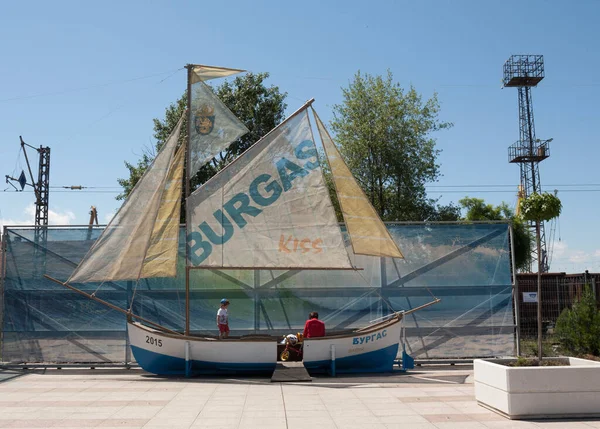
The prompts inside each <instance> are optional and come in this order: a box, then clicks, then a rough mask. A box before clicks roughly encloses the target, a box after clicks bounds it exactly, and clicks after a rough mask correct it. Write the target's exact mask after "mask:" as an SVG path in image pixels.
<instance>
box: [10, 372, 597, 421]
mask: <svg viewBox="0 0 600 429" xmlns="http://www.w3.org/2000/svg"><path fill="white" fill-rule="evenodd" d="M15 373H16V375H17V376H12V377H10V378H8V377H7V378H6V379H5V380H4V381H3V382H0V428H16V427H21V428H22V427H31V428H49V427H52V428H86V427H101V428H111V427H115V428H116V427H120V428H124V427H126V428H144V429H152V428H155V429H158V428H169V429H179V428H181V429H190V428H232V429H239V428H244V429H247V428H249V429H252V428H261V429H269V428H273V429H275V428H282V429H283V428H285V429H303V428H311V427H316V428H324V429H327V428H335V429H352V428H360V429H368V428H370V427H374V428H375V427H376V428H378V429H380V428H384V429H385V428H389V429H393V428H400V427H401V428H402V429H452V428H457V429H458V428H460V429H484V428H487V429H494V428H497V429H507V428H561V429H563V428H565V429H583V428H588V429H589V428H600V419H588V420H566V421H565V420H561V421H528V422H521V421H511V420H507V419H505V418H504V417H502V416H500V415H498V414H495V413H493V412H492V411H489V410H487V409H485V408H482V407H480V406H479V405H478V404H477V403H476V401H475V398H474V390H473V384H472V382H471V381H470V380H471V379H472V378H471V377H470V375H471V373H472V369H471V367H469V366H460V367H458V366H457V367H453V368H451V369H450V368H448V367H436V368H418V369H417V370H415V371H412V372H411V373H409V374H402V373H392V374H389V375H378V376H375V377H371V376H352V377H338V378H332V377H314V378H313V382H312V383H309V384H305V383H298V384H290V383H272V382H271V379H270V378H268V377H248V378H239V377H231V378H226V377H203V378H193V379H184V378H161V377H156V376H153V375H150V374H147V373H145V372H143V371H142V370H139V369H130V370H120V369H102V370H94V371H91V370H82V369H74V368H65V369H62V370H39V371H38V370H35V371H32V370H30V371H27V372H19V371H16V372H13V374H15Z"/></svg>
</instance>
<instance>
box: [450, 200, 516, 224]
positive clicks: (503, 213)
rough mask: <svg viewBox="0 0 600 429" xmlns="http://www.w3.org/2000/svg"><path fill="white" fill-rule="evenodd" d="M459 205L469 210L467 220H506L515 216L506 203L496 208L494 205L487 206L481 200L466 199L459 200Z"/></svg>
mask: <svg viewBox="0 0 600 429" xmlns="http://www.w3.org/2000/svg"><path fill="white" fill-rule="evenodd" d="M458 204H460V206H461V207H462V208H463V209H465V210H467V213H466V215H465V217H464V219H465V220H470V221H477V220H505V219H511V218H512V217H513V216H514V213H513V211H512V210H511V209H510V208H509V207H508V204H506V203H504V202H503V203H502V204H500V205H499V206H495V207H494V206H493V205H492V204H486V203H485V202H484V200H483V199H481V198H471V197H465V198H463V199H461V200H458Z"/></svg>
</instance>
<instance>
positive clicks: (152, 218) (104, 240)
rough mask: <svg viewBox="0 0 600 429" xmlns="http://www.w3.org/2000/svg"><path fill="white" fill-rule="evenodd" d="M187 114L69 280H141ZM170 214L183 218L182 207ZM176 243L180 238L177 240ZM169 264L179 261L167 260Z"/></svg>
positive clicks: (81, 281)
mask: <svg viewBox="0 0 600 429" xmlns="http://www.w3.org/2000/svg"><path fill="white" fill-rule="evenodd" d="M182 123H183V118H181V119H180V120H179V122H178V123H177V126H176V127H175V130H174V131H173V133H172V134H171V136H169V138H168V140H167V142H166V143H165V145H164V146H163V148H162V149H161V151H160V152H159V153H158V155H157V156H156V158H155V159H154V162H153V163H152V165H151V166H150V168H148V170H147V171H146V173H145V174H144V175H143V176H142V178H141V179H140V180H139V181H138V183H137V184H136V186H135V187H134V189H133V190H132V191H131V194H130V195H129V197H128V198H127V200H126V201H125V203H123V205H122V206H121V208H120V209H119V211H118V213H117V214H116V215H115V217H114V218H113V219H112V220H111V222H110V223H109V224H108V226H107V227H106V229H105V230H104V231H103V233H102V235H101V236H100V237H98V239H97V240H96V242H95V243H94V245H93V246H92V248H91V249H90V251H89V252H88V253H87V255H86V256H85V257H84V259H83V260H82V261H81V263H80V264H79V265H78V266H77V268H76V269H75V271H73V273H72V274H71V277H70V278H69V280H68V281H67V282H68V283H87V282H104V281H113V280H137V279H139V277H140V274H141V272H142V269H143V264H144V260H145V258H146V254H147V251H148V247H149V245H150V240H151V237H152V233H153V231H154V228H155V223H156V219H157V216H158V212H159V209H160V207H161V202H162V201H163V198H162V197H163V193H164V192H165V188H168V187H169V186H167V185H168V184H167V177H168V172H169V170H170V168H171V164H172V160H173V156H174V153H175V148H176V147H177V141H178V140H179V134H180V131H181V126H182ZM170 216H173V217H176V218H177V220H179V207H177V210H175V211H172V212H171V214H170ZM159 241H160V240H159ZM173 243H174V244H175V246H176V245H177V242H176V241H173ZM164 263H165V264H168V263H171V264H175V263H176V259H174V260H173V261H165V262H164Z"/></svg>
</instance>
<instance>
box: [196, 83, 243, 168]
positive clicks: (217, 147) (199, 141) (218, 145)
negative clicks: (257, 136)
mask: <svg viewBox="0 0 600 429" xmlns="http://www.w3.org/2000/svg"><path fill="white" fill-rule="evenodd" d="M191 90H192V93H191V94H192V97H191V112H190V116H191V118H190V119H191V120H190V121H189V136H190V176H189V177H193V176H194V175H195V174H196V173H197V172H198V170H199V169H200V168H201V167H202V166H203V165H204V164H206V163H207V162H208V161H210V160H211V159H212V158H213V157H215V156H216V155H218V154H219V153H220V152H222V151H224V150H225V149H227V148H228V147H229V145H230V144H231V143H233V142H234V141H236V140H237V139H238V138H240V137H241V136H243V135H244V134H246V133H247V132H248V129H247V128H246V126H245V125H244V124H243V123H242V122H241V121H240V120H239V119H238V118H236V117H235V115H234V114H233V113H232V112H231V110H229V109H228V108H227V106H225V104H223V102H222V101H221V100H219V98H218V97H217V96H216V95H215V94H214V93H213V91H212V89H211V88H210V87H209V86H208V85H207V84H205V83H204V82H202V81H201V80H200V81H198V82H196V83H193V84H192V85H191Z"/></svg>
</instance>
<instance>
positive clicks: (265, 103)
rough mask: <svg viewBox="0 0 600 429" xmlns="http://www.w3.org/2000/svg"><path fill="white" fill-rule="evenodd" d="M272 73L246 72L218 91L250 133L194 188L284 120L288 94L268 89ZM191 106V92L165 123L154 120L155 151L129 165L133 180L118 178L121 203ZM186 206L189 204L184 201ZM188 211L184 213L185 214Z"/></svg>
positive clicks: (169, 110) (214, 162) (207, 167)
mask: <svg viewBox="0 0 600 429" xmlns="http://www.w3.org/2000/svg"><path fill="white" fill-rule="evenodd" d="M268 77H269V74H268V73H256V74H254V73H246V74H245V75H243V76H238V77H236V78H235V79H234V80H233V81H232V82H229V81H226V82H225V83H223V84H221V85H220V86H218V87H217V88H216V89H214V91H215V94H216V95H217V96H218V97H219V98H220V99H221V101H223V103H224V104H225V105H226V106H227V107H228V108H229V109H230V110H231V111H232V112H233V114H234V115H235V116H237V117H238V119H240V120H241V121H242V122H243V123H244V124H245V125H246V127H247V128H248V129H249V130H250V132H249V133H247V134H246V135H244V136H242V137H240V138H239V139H238V140H236V141H235V142H233V143H232V144H231V145H230V146H229V148H227V150H225V151H224V152H222V153H220V154H219V155H217V156H216V157H215V158H213V159H212V160H211V162H209V163H208V164H206V165H205V166H204V167H202V168H201V169H200V170H199V171H198V173H197V174H196V175H195V176H194V177H193V178H192V179H191V185H192V189H194V188H195V187H197V186H199V185H200V184H202V183H205V182H206V181H207V180H208V179H210V178H211V177H212V176H214V175H215V173H216V172H217V171H219V170H221V169H222V168H223V167H225V166H226V165H227V164H229V163H230V162H231V161H232V160H234V159H235V158H236V157H237V156H239V155H240V154H241V153H242V152H244V151H245V150H246V149H248V147H250V146H251V145H252V144H253V143H255V142H256V141H258V140H259V139H260V138H261V137H262V136H264V135H265V134H267V133H268V132H269V131H271V130H272V129H273V128H275V127H276V126H277V125H279V123H281V121H282V120H283V118H284V112H285V109H286V107H287V105H286V104H285V98H286V96H287V93H281V92H280V91H279V88H278V87H276V86H270V87H267V86H265V83H264V81H265V80H266V79H267V78H268ZM186 107H187V92H186V93H184V94H183V95H182V96H181V98H179V99H178V100H177V101H176V102H175V103H173V104H171V105H170V106H169V107H167V109H166V111H165V118H164V119H163V120H160V119H154V138H155V139H156V145H155V148H154V149H153V150H146V151H144V153H143V155H142V158H141V159H140V160H139V161H138V164H137V165H133V164H130V163H128V162H125V166H126V167H127V169H128V170H129V177H128V178H126V179H117V181H118V183H119V185H121V186H122V187H123V192H122V193H121V194H119V195H118V196H117V199H118V200H121V199H124V198H126V197H127V196H128V195H129V193H130V192H131V190H132V189H133V187H134V186H135V184H136V183H137V182H138V180H139V179H140V177H141V176H142V175H143V174H144V172H145V171H146V169H147V168H148V166H149V165H150V164H151V162H152V161H153V160H154V157H155V154H156V153H157V152H158V151H159V150H160V148H161V147H162V146H163V145H164V144H165V142H166V141H167V138H168V137H169V135H170V134H171V132H172V131H173V129H174V128H175V126H176V125H177V122H178V121H179V118H181V116H182V115H183V113H184V112H185V109H186ZM179 139H180V142H182V143H183V142H185V141H186V139H187V118H184V123H183V127H182V132H181V136H180V138H179ZM183 203H185V202H183ZM184 213H185V210H182V215H183V214H184Z"/></svg>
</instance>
